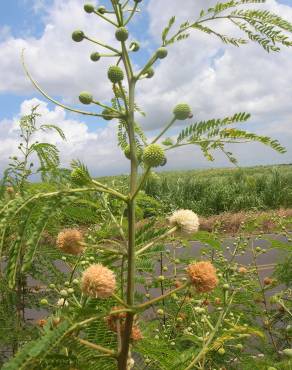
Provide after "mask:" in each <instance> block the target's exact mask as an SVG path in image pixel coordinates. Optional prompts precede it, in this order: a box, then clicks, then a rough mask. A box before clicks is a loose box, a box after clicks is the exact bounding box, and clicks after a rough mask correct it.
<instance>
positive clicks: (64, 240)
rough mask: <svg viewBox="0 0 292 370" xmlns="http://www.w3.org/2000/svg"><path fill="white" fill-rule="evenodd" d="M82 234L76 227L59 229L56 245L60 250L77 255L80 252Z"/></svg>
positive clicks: (81, 248)
mask: <svg viewBox="0 0 292 370" xmlns="http://www.w3.org/2000/svg"><path fill="white" fill-rule="evenodd" d="M81 242H83V237H82V234H81V232H80V231H79V230H77V229H66V230H63V231H61V232H60V233H59V234H58V236H57V246H58V247H59V248H60V249H61V251H62V252H65V253H70V254H74V255H78V254H80V253H82V251H83V248H84V247H83V246H82V245H81V244H80V243H81Z"/></svg>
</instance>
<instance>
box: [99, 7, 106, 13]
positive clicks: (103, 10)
mask: <svg viewBox="0 0 292 370" xmlns="http://www.w3.org/2000/svg"><path fill="white" fill-rule="evenodd" d="M97 11H98V13H100V14H104V13H105V12H106V8H105V6H103V5H101V6H99V7H98V8H97Z"/></svg>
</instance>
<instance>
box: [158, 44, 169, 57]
mask: <svg viewBox="0 0 292 370" xmlns="http://www.w3.org/2000/svg"><path fill="white" fill-rule="evenodd" d="M167 54H168V51H167V49H166V48H164V47H162V48H159V49H158V50H157V51H156V55H157V58H159V59H163V58H165V57H167Z"/></svg>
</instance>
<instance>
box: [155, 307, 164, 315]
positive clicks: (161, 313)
mask: <svg viewBox="0 0 292 370" xmlns="http://www.w3.org/2000/svg"><path fill="white" fill-rule="evenodd" d="M156 312H157V315H163V314H164V311H163V309H162V308H159V309H158V310H157V311H156Z"/></svg>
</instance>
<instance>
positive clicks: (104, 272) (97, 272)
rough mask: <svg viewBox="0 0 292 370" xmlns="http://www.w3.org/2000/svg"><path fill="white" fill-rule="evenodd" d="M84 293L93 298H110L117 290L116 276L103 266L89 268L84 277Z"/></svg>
mask: <svg viewBox="0 0 292 370" xmlns="http://www.w3.org/2000/svg"><path fill="white" fill-rule="evenodd" d="M81 285H82V288H81V289H82V292H83V293H84V294H86V295H88V296H90V297H93V298H108V297H110V296H111V295H112V294H113V292H114V291H115V289H116V278H115V274H114V273H113V272H112V271H111V270H109V269H108V268H107V267H105V266H103V265H102V264H100V263H98V264H94V265H91V266H89V267H88V268H87V269H86V270H85V271H84V272H83V275H82V281H81Z"/></svg>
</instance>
